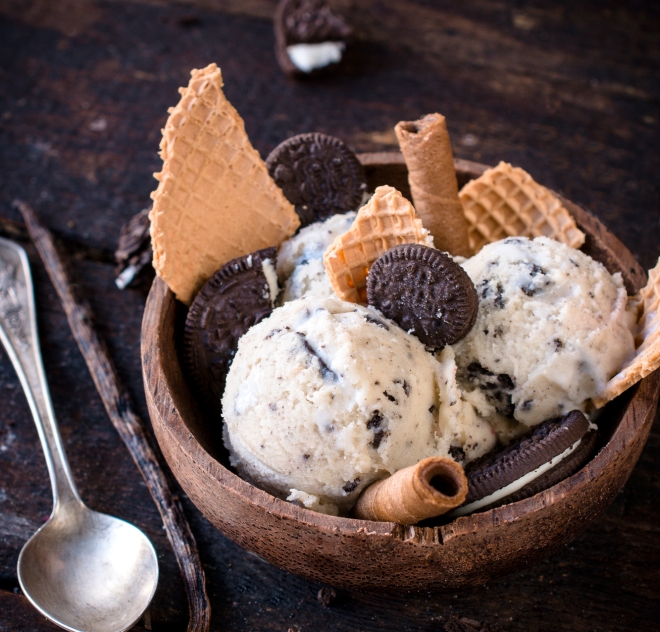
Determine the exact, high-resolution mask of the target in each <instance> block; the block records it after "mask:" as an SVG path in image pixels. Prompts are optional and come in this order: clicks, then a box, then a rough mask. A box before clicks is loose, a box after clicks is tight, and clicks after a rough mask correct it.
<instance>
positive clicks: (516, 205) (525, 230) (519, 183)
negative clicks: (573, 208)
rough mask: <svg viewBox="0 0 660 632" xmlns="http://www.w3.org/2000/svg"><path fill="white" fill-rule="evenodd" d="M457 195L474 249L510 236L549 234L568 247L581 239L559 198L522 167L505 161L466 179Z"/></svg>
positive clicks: (578, 242) (579, 244) (580, 233)
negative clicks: (472, 178)
mask: <svg viewBox="0 0 660 632" xmlns="http://www.w3.org/2000/svg"><path fill="white" fill-rule="evenodd" d="M459 197H460V199H461V202H462V204H463V210H464V211H465V216H466V217H467V220H468V224H469V228H468V232H469V238H470V247H471V248H472V250H473V252H475V253H476V252H479V250H481V248H482V247H483V246H485V245H486V244H489V243H492V242H494V241H498V240H500V239H504V238H506V237H514V236H524V237H530V238H534V237H551V238H552V239H556V240H557V241H560V242H562V243H564V244H566V245H568V246H571V247H572V248H579V247H580V246H581V245H582V244H583V243H584V233H583V232H582V231H581V230H580V229H579V228H578V227H577V225H576V223H575V220H574V219H573V217H572V215H571V214H570V213H569V212H568V211H567V210H566V208H564V206H563V205H562V203H561V202H560V201H559V199H558V198H557V197H556V196H555V195H553V194H552V193H551V192H550V191H549V190H548V189H546V188H545V187H544V186H542V185H540V184H538V183H537V182H535V181H534V179H533V178H532V176H530V175H529V174H528V173H527V172H526V171H524V170H523V169H520V168H519V167H512V166H511V165H510V164H508V163H506V162H500V164H499V165H497V167H495V168H493V169H488V170H487V171H485V172H484V173H483V174H482V175H481V176H480V177H479V178H477V179H475V180H471V181H470V182H468V183H467V184H466V185H465V186H464V187H463V188H462V189H461V191H460V193H459Z"/></svg>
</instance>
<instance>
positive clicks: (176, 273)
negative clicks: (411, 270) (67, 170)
mask: <svg viewBox="0 0 660 632" xmlns="http://www.w3.org/2000/svg"><path fill="white" fill-rule="evenodd" d="M191 75H192V76H191V80H190V83H189V84H188V87H187V88H180V89H179V92H180V93H181V100H180V101H179V104H178V105H177V106H176V107H174V108H170V110H169V118H168V120H167V123H166V125H165V129H164V130H163V138H162V140H161V143H160V156H161V158H162V159H163V169H162V171H161V172H160V173H155V174H154V177H155V178H156V180H158V182H159V184H158V188H157V189H156V191H155V192H153V193H152V194H151V197H152V199H153V201H154V204H153V209H152V211H151V213H150V215H149V217H150V219H151V239H152V244H153V251H154V261H153V262H154V268H155V269H156V272H157V274H158V275H159V276H161V277H162V278H163V280H164V281H165V282H166V283H167V285H168V286H169V287H170V289H171V290H172V291H173V292H174V293H175V295H176V297H177V298H178V299H179V300H180V301H182V302H183V303H185V304H186V305H190V303H191V301H192V299H193V297H194V296H195V294H196V292H197V291H198V290H199V289H200V288H201V286H202V285H203V284H204V283H205V282H206V280H207V279H209V277H211V275H212V274H213V273H214V272H215V271H216V270H218V269H219V268H220V267H221V266H222V265H224V264H225V263H226V262H227V261H229V260H230V259H234V258H235V257H240V256H242V255H245V254H248V253H250V252H253V251H255V250H259V249H261V248H267V247H269V246H276V245H279V244H280V243H281V242H282V241H283V240H284V239H286V238H287V237H290V236H291V235H293V233H294V232H295V231H296V229H297V228H298V226H299V225H300V221H299V220H298V216H297V215H296V213H295V210H294V207H293V206H292V205H291V203H290V202H288V200H287V199H286V198H285V197H284V194H283V193H282V191H281V190H280V188H279V187H278V186H277V185H276V184H275V182H274V181H273V180H272V178H271V177H270V176H269V175H268V171H267V169H266V164H265V163H264V161H263V160H262V159H261V157H260V156H259V153H258V152H257V151H256V149H254V148H253V147H252V145H251V144H250V141H249V139H248V137H247V134H246V132H245V125H244V123H243V120H242V119H241V117H240V116H239V115H238V112H236V110H235V109H234V107H233V106H232V105H231V104H230V103H229V101H227V99H226V98H225V95H224V94H223V92H222V85H223V84H222V75H221V73H220V69H219V68H218V67H217V66H216V65H215V64H211V65H210V66H207V67H206V68H204V69H202V70H193V71H192V72H191Z"/></svg>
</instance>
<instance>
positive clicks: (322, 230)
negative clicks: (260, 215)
mask: <svg viewBox="0 0 660 632" xmlns="http://www.w3.org/2000/svg"><path fill="white" fill-rule="evenodd" d="M355 215H356V214H355V212H353V211H350V212H348V213H343V214H339V215H333V216H332V217H330V218H329V219H327V220H325V221H324V222H315V223H314V224H310V225H309V226H306V227H305V228H303V229H301V230H300V231H299V232H298V233H297V234H296V235H294V236H293V237H291V239H287V240H286V241H284V242H283V243H282V245H281V246H280V249H279V252H278V254H277V274H278V276H279V278H280V283H281V285H282V287H283V290H282V293H281V295H280V301H279V302H280V303H285V302H287V301H292V300H294V299H296V298H301V297H302V296H305V295H306V296H317V297H331V296H334V292H333V290H332V286H331V285H330V280H329V279H328V275H327V274H326V272H325V266H324V265H323V253H324V252H325V251H326V249H327V248H328V246H329V245H330V244H331V243H332V242H333V241H334V240H335V238H336V237H337V236H338V235H343V234H344V233H345V232H346V231H347V230H348V229H349V228H350V227H351V224H352V223H353V220H354V219H355Z"/></svg>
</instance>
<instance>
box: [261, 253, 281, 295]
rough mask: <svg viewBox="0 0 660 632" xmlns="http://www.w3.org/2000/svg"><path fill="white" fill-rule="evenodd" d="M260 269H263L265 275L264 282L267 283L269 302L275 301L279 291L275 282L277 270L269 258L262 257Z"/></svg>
mask: <svg viewBox="0 0 660 632" xmlns="http://www.w3.org/2000/svg"><path fill="white" fill-rule="evenodd" d="M261 269H262V270H263V273H264V276H265V277H266V282H267V283H268V290H269V292H270V302H271V303H275V299H276V298H277V295H278V294H279V292H280V288H279V285H278V283H277V271H276V270H275V265H274V263H273V262H272V261H271V260H270V259H264V260H263V261H262V262H261Z"/></svg>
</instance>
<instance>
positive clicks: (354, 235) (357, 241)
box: [323, 186, 433, 304]
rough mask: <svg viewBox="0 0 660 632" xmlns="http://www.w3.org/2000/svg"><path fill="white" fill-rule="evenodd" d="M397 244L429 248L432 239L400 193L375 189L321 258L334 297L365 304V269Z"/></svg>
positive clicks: (385, 189) (394, 190) (388, 189)
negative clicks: (346, 230) (348, 227)
mask: <svg viewBox="0 0 660 632" xmlns="http://www.w3.org/2000/svg"><path fill="white" fill-rule="evenodd" d="M400 244H423V245H425V246H433V238H432V237H431V235H430V234H429V231H428V230H426V229H425V228H424V226H422V221H421V220H420V219H419V217H417V213H415V209H414V208H413V206H412V204H411V203H410V202H409V201H408V200H406V198H404V197H403V195H401V193H399V192H398V191H397V190H396V189H395V188H394V187H390V186H382V187H378V188H377V189H376V191H375V192H374V194H373V195H372V196H371V199H370V200H369V201H368V202H367V203H366V204H365V205H364V206H363V207H362V208H361V209H360V210H359V211H358V214H357V216H356V218H355V220H354V221H353V224H351V227H350V229H349V230H348V232H346V233H344V234H343V235H339V236H338V237H337V238H336V239H335V240H334V241H333V242H332V244H330V246H329V247H328V249H327V250H326V251H325V254H324V255H323V263H324V264H325V269H326V271H327V273H328V278H329V279H330V283H331V285H332V289H333V290H334V292H335V294H336V295H337V296H338V297H339V298H341V299H342V300H344V301H350V302H351V303H365V304H366V302H367V274H368V273H369V268H370V267H371V265H372V264H373V262H374V261H376V259H378V257H380V256H381V255H383V254H385V252H387V251H388V250H389V249H390V248H393V247H394V246H398V245H400Z"/></svg>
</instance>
